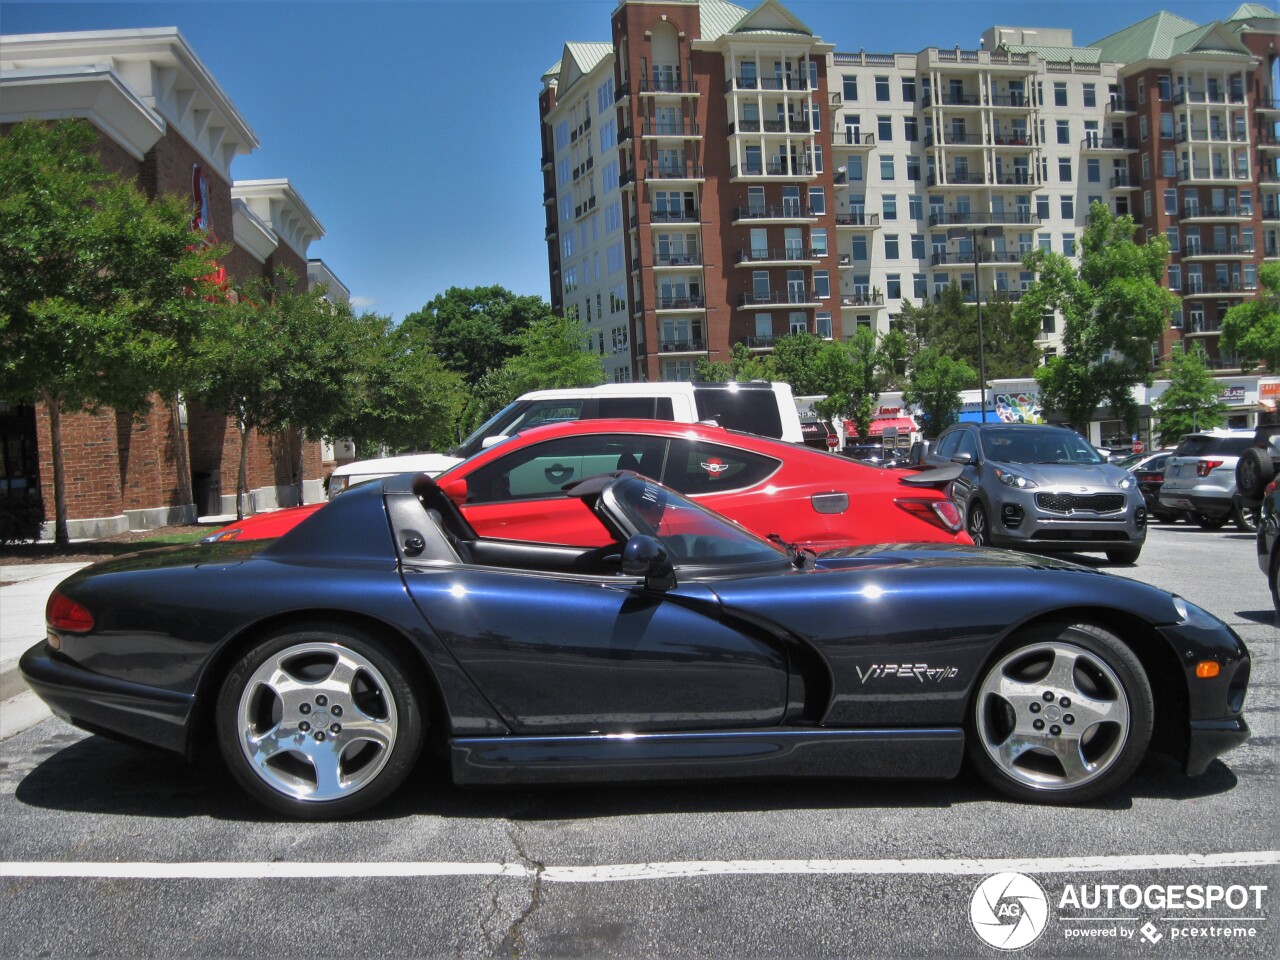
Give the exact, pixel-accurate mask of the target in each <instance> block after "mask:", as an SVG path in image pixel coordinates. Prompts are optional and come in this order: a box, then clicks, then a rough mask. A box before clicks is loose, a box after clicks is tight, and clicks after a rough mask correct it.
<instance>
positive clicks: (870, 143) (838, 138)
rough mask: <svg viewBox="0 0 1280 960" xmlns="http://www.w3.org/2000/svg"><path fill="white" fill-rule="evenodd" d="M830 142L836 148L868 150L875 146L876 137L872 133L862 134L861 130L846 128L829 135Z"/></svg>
mask: <svg viewBox="0 0 1280 960" xmlns="http://www.w3.org/2000/svg"><path fill="white" fill-rule="evenodd" d="M831 142H832V143H833V144H835V145H836V146H837V147H866V148H870V147H874V146H875V145H876V135H875V134H874V133H863V132H862V131H861V130H855V129H853V128H852V127H846V128H845V129H844V130H843V131H841V130H837V131H835V132H834V133H833V134H832V135H831Z"/></svg>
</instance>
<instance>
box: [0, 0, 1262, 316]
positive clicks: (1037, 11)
mask: <svg viewBox="0 0 1280 960" xmlns="http://www.w3.org/2000/svg"><path fill="white" fill-rule="evenodd" d="M741 5H742V6H747V7H753V6H755V3H753V2H750V0H746V2H743V3H741ZM786 5H787V7H788V8H789V9H790V10H791V11H792V12H793V13H794V14H795V15H796V16H798V17H799V18H800V19H801V20H803V21H804V22H805V23H806V24H808V26H809V27H810V28H811V29H812V30H813V31H814V33H816V34H817V35H819V36H820V37H822V38H823V39H824V40H826V41H827V42H830V43H834V44H835V45H836V47H837V49H840V50H853V51H856V50H858V49H859V48H862V49H865V50H867V51H869V52H876V53H890V52H903V51H908V52H914V51H917V50H920V49H923V48H924V47H929V46H943V47H954V46H956V45H957V44H959V45H960V46H962V47H964V48H965V49H975V48H976V47H977V45H978V37H979V35H980V34H981V33H982V31H983V30H985V29H986V28H987V27H990V26H992V25H995V24H1000V25H1002V26H1014V25H1016V26H1040V27H1067V28H1070V29H1072V30H1074V32H1075V40H1076V42H1077V43H1080V44H1083V43H1087V42H1089V41H1092V40H1096V39H1098V38H1100V37H1104V36H1106V35H1107V34H1109V33H1112V32H1114V31H1115V30H1118V29H1120V28H1122V27H1124V26H1127V25H1128V24H1131V23H1135V22H1137V21H1138V20H1141V19H1143V18H1145V17H1147V16H1150V15H1151V14H1152V13H1155V12H1157V11H1158V10H1162V9H1163V10H1168V11H1170V12H1172V13H1177V14H1179V15H1181V16H1183V17H1186V18H1188V19H1190V20H1193V21H1195V22H1197V23H1207V22H1209V21H1210V20H1215V19H1219V18H1222V17H1225V16H1227V15H1229V14H1230V13H1231V12H1232V11H1233V10H1234V9H1236V7H1237V6H1239V0H1223V2H1219V0H1200V2H1197V3H1187V2H1182V0H1166V2H1164V3H1158V2H1156V0H1153V2H1151V3H1150V4H1144V3H1141V2H1137V3H1117V2H1114V0H1111V2H1105V3H1104V2H1095V0H1021V2H983V3H979V2H964V0H948V2H940V0H880V2H871V0H793V2H790V3H787V4H786ZM615 6H616V4H615V3H614V2H610V0H606V2H599V0H554V2H548V0H506V2H500V0H393V2H354V0H345V2H337V0H335V2H328V0H296V2H286V0H274V2H272V0H266V2H252V3H244V2H223V0H194V2H187V0H171V2H168V3H120V2H98V3H93V2H80V3H51V2H29V0H0V33H4V34H14V33H45V32H55V31H63V30H105V29H122V28H129V27H167V26H176V27H178V28H179V30H181V31H182V34H183V36H185V37H186V39H187V41H188V42H189V43H190V44H191V45H192V47H193V48H194V50H195V52H196V55H197V56H199V57H200V59H201V60H202V61H203V62H204V64H205V65H206V66H207V67H208V68H209V70H210V72H211V73H212V74H213V76H214V77H215V78H216V80H217V81H218V83H219V84H220V85H221V86H222V88H223V90H225V91H226V92H227V94H228V95H229V96H230V97H231V99H232V101H233V102H234V103H235V105H236V107H237V108H238V109H239V111H240V113H241V114H242V115H243V116H244V118H245V120H246V121H247V122H248V124H249V126H250V127H251V128H252V129H253V131H254V132H255V133H256V134H257V137H258V140H259V141H260V143H261V146H260V147H259V149H258V150H257V151H255V152H254V153H253V154H251V155H250V156H248V157H241V158H239V159H237V160H236V161H235V163H234V164H233V166H232V174H233V176H234V177H235V178H236V179H237V180H254V179H262V178H274V177H287V178H289V180H290V181H292V183H293V184H294V186H295V188H297V190H298V191H299V193H300V194H301V196H302V198H303V199H304V200H305V201H306V203H307V205H308V206H309V207H310V208H311V210H312V212H313V213H314V214H315V215H316V217H317V219H319V221H320V222H321V223H322V224H323V225H324V228H325V231H326V236H325V237H324V238H323V239H321V240H319V241H317V242H315V243H313V244H312V246H311V250H310V253H311V255H312V256H317V257H321V258H323V259H324V261H325V262H326V263H327V264H328V265H329V266H330V268H331V269H332V270H333V271H334V272H335V273H336V274H337V275H338V277H339V278H340V279H341V280H342V281H343V283H345V284H346V285H347V286H348V287H349V288H350V289H351V293H352V297H353V299H354V301H355V303H356V304H357V305H358V306H360V307H363V308H365V309H370V310H374V311H376V312H378V313H381V314H387V315H390V316H392V317H394V318H395V319H397V320H398V319H400V318H402V317H404V315H405V314H407V313H411V312H413V311H414V310H417V309H419V308H421V306H422V305H423V304H424V303H426V302H427V301H428V300H430V299H431V298H432V297H433V296H435V295H436V294H437V293H440V292H443V291H444V290H446V289H447V288H449V287H450V286H463V287H469V286H480V285H487V284H493V283H496V284H500V285H502V286H504V287H507V288H508V289H511V290H514V291H515V292H517V293H522V294H537V295H540V296H542V297H544V298H545V297H547V296H548V288H547V265H546V245H545V243H544V241H543V231H544V228H545V219H544V215H543V208H542V174H541V169H540V155H541V147H540V142H539V139H538V109H537V96H538V91H539V90H540V89H541V85H540V82H539V78H540V77H541V75H542V72H543V71H544V70H545V69H546V68H547V67H549V66H551V65H552V64H553V63H555V62H556V61H557V60H558V59H559V58H560V53H561V50H562V48H563V45H564V42H565V41H566V40H608V39H609V16H610V13H611V12H612V10H613V9H614V7H615Z"/></svg>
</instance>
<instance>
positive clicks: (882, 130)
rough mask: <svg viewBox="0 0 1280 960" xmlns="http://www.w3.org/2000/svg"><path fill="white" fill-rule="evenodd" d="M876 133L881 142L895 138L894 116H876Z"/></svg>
mask: <svg viewBox="0 0 1280 960" xmlns="http://www.w3.org/2000/svg"><path fill="white" fill-rule="evenodd" d="M876 135H877V136H878V137H879V138H880V142H881V143H888V142H889V141H890V140H892V139H893V117H885V116H878V117H876Z"/></svg>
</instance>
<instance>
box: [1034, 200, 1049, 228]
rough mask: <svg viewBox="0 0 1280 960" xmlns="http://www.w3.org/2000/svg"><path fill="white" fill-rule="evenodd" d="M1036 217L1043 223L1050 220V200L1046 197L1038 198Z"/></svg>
mask: <svg viewBox="0 0 1280 960" xmlns="http://www.w3.org/2000/svg"><path fill="white" fill-rule="evenodd" d="M1036 216H1037V217H1039V218H1040V221H1041V222H1042V223H1043V222H1044V221H1045V220H1048V219H1049V198H1048V197H1046V196H1043V195H1042V196H1038V197H1036Z"/></svg>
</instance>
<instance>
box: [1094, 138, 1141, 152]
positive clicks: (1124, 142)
mask: <svg viewBox="0 0 1280 960" xmlns="http://www.w3.org/2000/svg"><path fill="white" fill-rule="evenodd" d="M1138 149H1139V147H1138V141H1137V140H1134V139H1133V138H1132V137H1114V136H1103V135H1102V134H1096V133H1095V134H1094V135H1093V136H1089V137H1085V138H1084V139H1083V140H1081V141H1080V150H1081V152H1083V153H1115V152H1117V151H1118V152H1121V153H1130V152H1135V153H1136V152H1137V150H1138Z"/></svg>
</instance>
